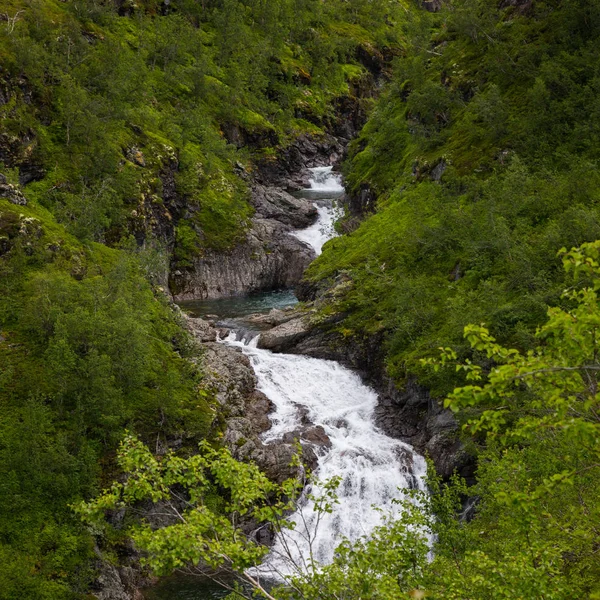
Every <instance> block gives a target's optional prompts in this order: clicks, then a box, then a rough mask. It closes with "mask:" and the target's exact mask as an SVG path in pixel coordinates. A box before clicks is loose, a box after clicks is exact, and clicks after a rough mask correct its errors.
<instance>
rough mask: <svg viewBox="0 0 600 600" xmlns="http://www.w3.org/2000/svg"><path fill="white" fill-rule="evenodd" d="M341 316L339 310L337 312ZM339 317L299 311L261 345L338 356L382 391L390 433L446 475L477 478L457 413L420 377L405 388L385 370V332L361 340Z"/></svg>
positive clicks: (382, 421)
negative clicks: (313, 319) (315, 318)
mask: <svg viewBox="0 0 600 600" xmlns="http://www.w3.org/2000/svg"><path fill="white" fill-rule="evenodd" d="M319 293H321V292H319ZM339 318H340V315H337V319H339ZM335 320H336V317H334V318H333V319H332V322H331V323H329V324H327V323H321V325H320V326H319V327H315V326H311V324H310V320H309V316H308V315H307V314H306V313H305V314H302V315H298V316H296V317H295V318H293V319H290V320H289V321H287V322H285V323H283V324H281V325H278V326H276V327H274V328H273V329H271V330H269V331H267V332H264V333H262V334H261V337H260V338H259V347H261V348H268V349H270V350H272V351H274V352H287V353H293V354H303V355H307V356H312V357H314V358H321V359H326V360H336V361H338V362H340V363H342V364H344V365H346V366H347V367H350V368H352V369H354V370H355V371H357V372H358V373H359V374H360V375H361V377H362V378H363V380H364V381H365V383H367V384H368V385H370V386H371V387H373V388H374V389H375V390H376V391H377V392H378V394H379V404H378V406H377V408H376V409H375V419H376V423H377V425H378V426H379V427H380V428H381V429H382V430H383V431H384V432H385V433H386V434H387V435H390V436H391V437H394V438H397V439H401V440H402V441H404V442H406V443H408V444H410V445H411V446H413V447H414V448H415V450H417V452H420V453H421V454H423V455H428V456H430V457H431V459H432V461H433V463H434V465H435V467H436V470H437V471H438V473H439V474H440V475H442V477H449V476H450V475H452V473H453V472H454V471H455V470H456V471H457V472H458V473H459V474H460V475H461V476H463V477H466V478H467V479H470V478H472V477H473V473H474V467H475V463H474V459H473V457H472V456H470V455H469V454H468V453H467V452H466V451H465V449H464V446H463V445H462V443H461V442H460V439H459V436H458V433H459V429H458V424H457V422H456V419H455V418H454V415H453V414H452V413H451V412H450V411H449V410H446V409H444V408H443V407H442V405H441V404H440V402H439V401H437V400H436V399H434V398H432V397H431V395H430V394H429V391H428V390H427V389H426V388H424V387H423V386H421V385H419V383H418V382H417V381H416V380H415V379H409V380H408V381H407V382H406V383H405V385H404V386H403V387H402V388H399V387H397V386H396V385H395V383H394V382H393V380H392V379H390V378H389V377H388V376H387V374H386V372H385V365H384V361H383V354H382V352H381V348H382V347H383V340H382V338H381V336H373V337H371V338H368V339H366V340H362V341H361V342H360V343H359V342H358V341H357V340H352V339H346V338H343V337H342V336H341V335H340V334H338V333H335V332H333V331H331V330H328V329H327V327H332V326H333V325H334V324H335ZM303 424H304V425H306V423H303ZM304 431H305V428H301V429H300V430H298V431H297V432H294V433H296V434H298V433H299V434H300V437H302V436H303V432H304Z"/></svg>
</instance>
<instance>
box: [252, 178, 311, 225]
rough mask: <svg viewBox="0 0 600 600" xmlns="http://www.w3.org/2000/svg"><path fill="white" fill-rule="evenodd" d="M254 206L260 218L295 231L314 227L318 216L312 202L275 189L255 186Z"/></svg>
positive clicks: (253, 191)
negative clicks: (310, 226)
mask: <svg viewBox="0 0 600 600" xmlns="http://www.w3.org/2000/svg"><path fill="white" fill-rule="evenodd" d="M252 204H253V206H254V208H255V209H256V215H257V216H258V217H260V218H263V219H275V220H276V221H279V222H280V223H283V224H284V225H289V226H290V227H293V228H294V229H303V228H305V227H308V226H309V225H312V224H313V223H314V222H315V221H316V219H317V216H318V213H317V209H316V208H315V206H314V205H313V203H312V202H310V201H309V200H306V199H304V198H294V196H292V195H291V194H289V193H288V192H286V191H284V190H282V189H279V188H275V187H265V186H262V185H258V184H257V185H255V186H254V187H253V189H252Z"/></svg>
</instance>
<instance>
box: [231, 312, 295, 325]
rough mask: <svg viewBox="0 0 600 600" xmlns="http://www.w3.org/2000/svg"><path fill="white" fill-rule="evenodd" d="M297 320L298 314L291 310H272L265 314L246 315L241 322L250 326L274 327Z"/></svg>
mask: <svg viewBox="0 0 600 600" xmlns="http://www.w3.org/2000/svg"><path fill="white" fill-rule="evenodd" d="M297 318H298V313H297V312H295V311H294V309H293V308H288V309H280V308H273V309H271V310H270V311H269V312H268V313H266V314H265V313H255V314H252V315H246V316H245V317H244V319H243V320H244V322H246V323H249V324H252V325H271V327H275V326H276V325H281V324H283V323H287V322H288V321H291V320H292V319H297Z"/></svg>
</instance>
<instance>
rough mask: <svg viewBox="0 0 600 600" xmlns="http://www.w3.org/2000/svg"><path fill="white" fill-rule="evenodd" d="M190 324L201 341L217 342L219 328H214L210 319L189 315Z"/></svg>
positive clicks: (195, 335)
mask: <svg viewBox="0 0 600 600" xmlns="http://www.w3.org/2000/svg"><path fill="white" fill-rule="evenodd" d="M188 326H189V327H190V329H191V330H192V333H193V335H194V337H195V338H196V339H197V340H198V341H199V342H216V341H217V330H216V329H214V328H213V327H212V326H211V324H210V323H208V321H204V320H203V319H199V318H194V317H188Z"/></svg>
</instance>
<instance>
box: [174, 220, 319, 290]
mask: <svg viewBox="0 0 600 600" xmlns="http://www.w3.org/2000/svg"><path fill="white" fill-rule="evenodd" d="M288 232H289V229H288V228H287V227H286V226H284V225H282V224H281V223H279V222H278V221H275V220H274V219H261V218H256V217H255V218H253V219H252V228H251V229H250V231H249V232H248V234H247V237H246V241H245V242H244V243H243V244H240V245H238V246H236V247H235V248H233V249H232V250H231V251H229V252H215V251H210V250H209V251H206V252H205V253H204V255H203V256H200V257H198V258H196V260H195V261H194V264H193V267H192V268H191V269H190V270H189V271H180V275H177V273H176V272H175V273H171V277H170V282H169V283H170V289H171V292H172V293H173V297H174V298H175V300H176V301H180V300H204V299H214V298H224V297H228V296H237V295H241V294H248V293H251V292H256V291H261V290H273V289H282V288H288V287H293V286H295V285H296V284H297V283H298V282H299V281H300V279H301V278H302V275H303V273H304V271H305V269H306V267H307V266H308V265H309V264H310V262H312V260H313V259H314V258H315V252H314V250H313V249H312V248H310V247H309V246H307V245H306V244H304V243H303V242H301V241H300V240H298V239H296V238H295V237H293V236H291V235H289V233H288Z"/></svg>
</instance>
